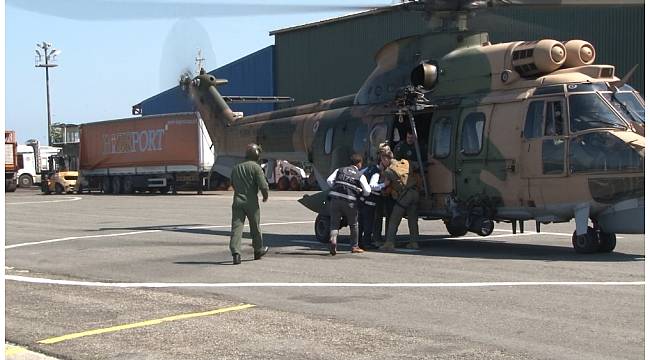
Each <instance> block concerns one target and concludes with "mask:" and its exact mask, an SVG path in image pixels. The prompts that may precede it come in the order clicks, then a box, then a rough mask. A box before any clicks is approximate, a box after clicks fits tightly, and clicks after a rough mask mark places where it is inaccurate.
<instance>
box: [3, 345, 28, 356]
mask: <svg viewBox="0 0 650 360" xmlns="http://www.w3.org/2000/svg"><path fill="white" fill-rule="evenodd" d="M26 351H27V349H25V348H23V347H20V346H15V345H9V344H5V358H8V357H9V356H14V355H18V354H22V353H24V352H26Z"/></svg>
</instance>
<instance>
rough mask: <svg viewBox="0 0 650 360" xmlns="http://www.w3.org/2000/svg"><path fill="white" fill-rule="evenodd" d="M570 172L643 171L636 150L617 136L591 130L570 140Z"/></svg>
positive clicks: (641, 162) (641, 161)
mask: <svg viewBox="0 0 650 360" xmlns="http://www.w3.org/2000/svg"><path fill="white" fill-rule="evenodd" d="M570 152H571V156H570V163H571V165H570V169H571V172H572V173H581V172H608V171H615V172H621V171H643V159H642V158H641V156H640V155H639V153H638V151H637V150H636V149H635V148H634V147H633V146H632V145H630V144H626V143H625V142H624V141H623V140H621V139H619V138H618V137H616V136H614V135H612V134H610V133H606V132H592V133H587V134H584V135H580V136H577V137H576V138H574V139H572V140H571V145H570Z"/></svg>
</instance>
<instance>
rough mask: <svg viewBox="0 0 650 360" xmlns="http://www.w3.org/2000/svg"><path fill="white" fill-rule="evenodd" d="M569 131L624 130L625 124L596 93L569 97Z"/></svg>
mask: <svg viewBox="0 0 650 360" xmlns="http://www.w3.org/2000/svg"><path fill="white" fill-rule="evenodd" d="M569 109H570V117H571V131H572V132H577V131H582V130H588V129H597V128H618V129H626V128H627V126H626V125H625V122H624V121H623V120H622V119H621V118H619V117H618V116H617V115H616V113H615V112H614V111H613V110H612V109H611V108H610V107H609V106H607V104H606V103H605V101H604V100H603V99H602V98H601V97H600V96H598V95H597V94H596V93H591V94H575V95H571V96H570V97H569Z"/></svg>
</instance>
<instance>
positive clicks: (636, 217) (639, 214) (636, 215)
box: [589, 174, 645, 234]
mask: <svg viewBox="0 0 650 360" xmlns="http://www.w3.org/2000/svg"><path fill="white" fill-rule="evenodd" d="M589 189H590V191H591V195H592V197H593V199H594V200H595V201H597V202H599V203H603V204H607V205H608V206H607V207H606V208H605V209H604V210H602V211H601V212H599V213H598V214H597V215H596V216H595V217H596V220H597V221H598V224H599V225H600V227H601V229H602V230H603V231H605V232H608V233H624V234H643V233H645V177H644V176H643V175H642V174H640V175H637V176H633V175H632V176H626V177H608V178H595V179H589Z"/></svg>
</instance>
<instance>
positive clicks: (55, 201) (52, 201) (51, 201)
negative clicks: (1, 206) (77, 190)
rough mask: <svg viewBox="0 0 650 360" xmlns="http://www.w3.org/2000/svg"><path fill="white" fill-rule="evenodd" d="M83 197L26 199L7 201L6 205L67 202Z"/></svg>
mask: <svg viewBox="0 0 650 360" xmlns="http://www.w3.org/2000/svg"><path fill="white" fill-rule="evenodd" d="M81 199H82V198H80V197H78V196H75V197H72V198H65V199H59V200H44V201H25V202H14V203H5V205H24V204H45V203H57V202H66V201H77V200H81Z"/></svg>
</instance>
